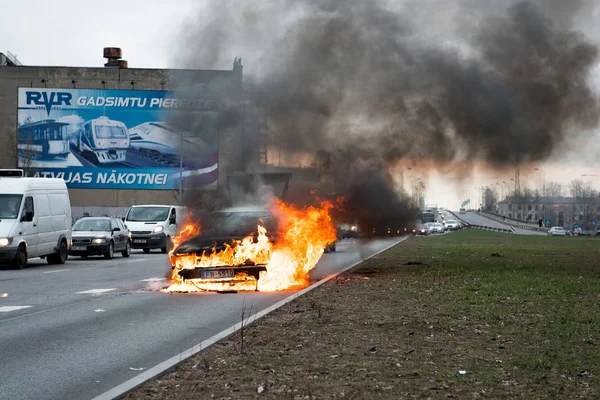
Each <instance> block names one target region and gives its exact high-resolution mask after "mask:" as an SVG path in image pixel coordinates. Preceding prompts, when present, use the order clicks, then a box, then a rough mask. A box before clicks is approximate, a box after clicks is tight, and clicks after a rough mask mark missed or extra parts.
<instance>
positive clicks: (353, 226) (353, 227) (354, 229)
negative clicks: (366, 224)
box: [350, 225, 358, 232]
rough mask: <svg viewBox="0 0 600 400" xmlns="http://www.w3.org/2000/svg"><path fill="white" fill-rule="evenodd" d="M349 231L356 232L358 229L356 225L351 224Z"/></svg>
mask: <svg viewBox="0 0 600 400" xmlns="http://www.w3.org/2000/svg"><path fill="white" fill-rule="evenodd" d="M350 230H351V231H353V232H356V231H357V230H358V226H356V225H352V227H351V228H350Z"/></svg>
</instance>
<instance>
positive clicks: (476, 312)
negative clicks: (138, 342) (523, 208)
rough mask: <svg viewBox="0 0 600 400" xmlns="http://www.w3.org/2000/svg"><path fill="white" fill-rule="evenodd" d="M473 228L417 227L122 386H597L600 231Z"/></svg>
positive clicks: (311, 392)
mask: <svg viewBox="0 0 600 400" xmlns="http://www.w3.org/2000/svg"><path fill="white" fill-rule="evenodd" d="M473 232H474V231H472V232H469V231H463V232H459V233H456V234H452V235H444V236H443V237H439V238H437V237H436V238H431V239H429V240H414V239H409V240H408V241H406V242H405V243H403V244H401V245H399V246H397V247H395V248H393V249H392V250H390V251H387V252H385V253H382V254H381V255H379V256H378V257H377V258H375V259H372V260H370V261H368V262H366V263H364V264H362V265H361V266H360V267H359V268H357V269H355V270H354V271H352V272H349V273H345V274H342V275H340V276H338V277H337V278H336V279H333V280H331V281H330V282H328V283H327V284H325V285H322V286H321V287H319V288H317V289H315V290H314V291H312V292H310V293H309V294H307V295H306V296H303V297H301V298H299V299H297V300H296V301H294V302H292V303H290V304H288V305H286V306H284V307H282V308H281V309H279V310H277V311H275V312H274V313H272V314H270V315H268V316H266V317H265V318H263V319H261V320H259V321H258V322H257V323H255V324H253V325H251V326H248V327H247V328H246V329H245V330H244V333H243V335H242V334H241V333H238V334H236V335H234V336H233V337H231V338H229V339H228V340H224V341H221V342H220V343H218V344H217V345H216V346H214V347H212V348H210V349H207V350H206V351H204V352H202V353H199V354H198V355H197V356H195V357H193V358H192V359H190V360H188V361H186V362H184V363H183V364H182V365H181V366H179V367H178V368H177V369H176V370H174V371H173V372H171V373H169V374H166V375H164V376H162V377H161V378H160V379H158V380H155V381H152V382H148V383H147V384H145V385H143V386H142V387H141V388H139V389H138V390H136V391H135V392H133V393H131V394H129V395H128V396H127V398H129V399H134V398H136V399H137V398H145V399H152V398H160V399H196V398H208V399H213V398H214V399H248V398H264V399H311V400H312V399H322V398H326V399H338V398H344V399H364V398H384V399H398V398H413V397H423V398H514V397H525V398H567V397H568V398H597V397H598V395H599V393H598V391H599V388H600V386H599V383H598V378H597V377H598V374H600V352H598V348H597V346H598V343H600V322H599V321H598V318H597V312H598V311H597V310H598V304H600V297H598V293H600V271H599V270H598V268H597V267H595V265H596V262H597V260H598V258H599V256H600V250H599V248H600V246H598V244H599V243H600V242H599V241H597V240H596V241H594V239H592V238H590V239H574V240H573V239H566V240H572V241H573V242H577V243H573V242H567V241H563V242H557V241H553V240H552V239H554V238H545V237H541V238H534V239H531V238H522V237H517V238H516V239H515V238H514V237H512V236H509V235H503V234H496V233H489V232H479V231H477V232H476V233H473ZM582 240H589V241H590V242H589V243H588V242H584V241H582ZM573 246H575V247H576V248H577V249H579V251H576V252H577V253H578V254H580V255H581V256H580V257H581V259H579V260H578V261H579V262H578V263H576V265H573V262H572V257H571V256H568V254H570V253H571V252H573V251H574V249H575V247H573ZM498 250H501V251H502V253H503V255H504V256H505V257H503V258H498V257H493V258H490V257H489V255H490V254H492V253H494V252H497V251H498ZM549 253H552V254H553V255H552V256H548V257H546V256H544V255H545V254H549ZM594 260H595V261H594ZM414 261H419V262H421V263H425V261H426V262H427V264H429V265H428V267H426V268H425V267H424V266H423V265H421V264H416V265H415V264H411V265H408V264H407V263H408V262H414ZM573 310H577V312H576V313H574V312H573Z"/></svg>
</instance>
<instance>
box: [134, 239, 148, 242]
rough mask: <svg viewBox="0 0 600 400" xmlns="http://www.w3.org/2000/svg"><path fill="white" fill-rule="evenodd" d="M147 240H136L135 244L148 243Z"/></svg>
mask: <svg viewBox="0 0 600 400" xmlns="http://www.w3.org/2000/svg"><path fill="white" fill-rule="evenodd" d="M146 242H147V240H146V239H134V240H133V243H146Z"/></svg>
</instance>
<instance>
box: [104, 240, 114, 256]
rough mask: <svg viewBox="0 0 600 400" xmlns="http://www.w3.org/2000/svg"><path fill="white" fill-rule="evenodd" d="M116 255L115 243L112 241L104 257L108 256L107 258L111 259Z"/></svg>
mask: <svg viewBox="0 0 600 400" xmlns="http://www.w3.org/2000/svg"><path fill="white" fill-rule="evenodd" d="M114 256H115V245H114V244H113V242H110V244H109V245H108V251H107V252H106V253H104V258H106V259H107V260H110V259H112V258H113V257H114Z"/></svg>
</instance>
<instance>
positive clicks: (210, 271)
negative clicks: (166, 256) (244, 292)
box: [173, 237, 267, 290]
mask: <svg viewBox="0 0 600 400" xmlns="http://www.w3.org/2000/svg"><path fill="white" fill-rule="evenodd" d="M241 239H243V238H241V237H240V238H237V237H229V238H226V239H225V238H216V239H215V238H213V239H211V238H202V237H198V238H195V239H191V240H189V241H187V242H184V243H182V244H181V245H180V246H179V247H178V248H177V249H176V250H175V251H174V252H173V257H174V258H175V260H177V258H180V257H184V258H188V257H191V258H195V261H200V260H201V258H202V257H203V256H209V255H211V254H215V253H218V252H221V251H226V249H227V247H228V246H231V243H232V242H233V241H234V240H241ZM173 268H176V266H173ZM266 271H267V266H266V264H257V263H255V262H254V261H252V260H245V261H244V262H243V263H241V264H237V265H218V266H210V267H195V268H193V269H188V268H184V269H180V270H178V271H177V274H178V275H179V276H180V277H181V279H182V280H183V281H190V282H191V283H192V284H194V282H198V281H202V283H219V284H223V283H227V284H230V285H231V286H232V287H233V286H236V284H240V283H247V282H248V281H249V280H253V281H254V282H255V290H258V280H259V279H260V273H261V272H266Z"/></svg>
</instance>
